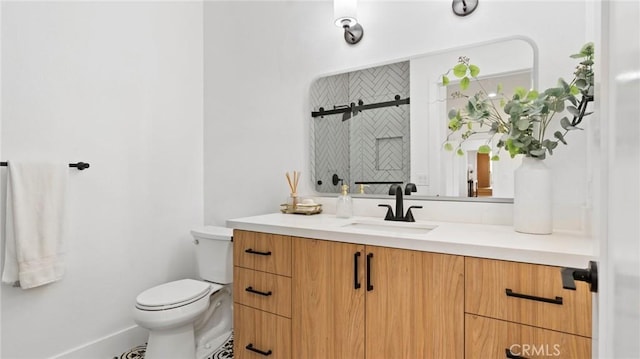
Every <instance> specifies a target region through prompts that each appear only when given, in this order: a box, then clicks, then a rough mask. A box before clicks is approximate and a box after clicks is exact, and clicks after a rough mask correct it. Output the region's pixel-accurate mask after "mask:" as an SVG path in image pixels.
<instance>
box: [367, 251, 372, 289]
mask: <svg viewBox="0 0 640 359" xmlns="http://www.w3.org/2000/svg"><path fill="white" fill-rule="evenodd" d="M371 258H373V253H369V254H367V292H370V291H372V290H373V284H371Z"/></svg>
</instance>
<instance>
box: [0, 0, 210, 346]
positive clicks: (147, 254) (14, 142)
mask: <svg viewBox="0 0 640 359" xmlns="http://www.w3.org/2000/svg"><path fill="white" fill-rule="evenodd" d="M202 31H203V27H202V3H197V2H188V3H187V2H182V3H180V2H138V3H129V2H7V1H4V2H3V3H2V134H1V135H2V136H1V137H0V138H1V140H2V148H1V152H2V160H9V161H11V160H19V159H38V160H59V161H85V162H89V163H90V164H91V168H89V169H87V170H85V171H76V170H70V171H71V172H70V185H69V189H70V191H69V192H70V198H69V201H70V203H69V205H70V224H71V225H70V234H69V237H68V240H69V241H68V257H67V266H68V268H67V273H66V275H65V277H64V278H63V279H62V281H60V282H58V283H54V284H50V285H47V286H44V287H40V288H36V289H31V290H26V291H25V290H22V289H18V288H12V287H7V286H3V288H2V298H1V299H2V328H1V329H2V330H1V332H2V352H1V355H0V356H1V357H2V358H44V357H50V356H54V355H57V354H59V353H61V352H65V351H68V350H72V349H73V348H75V347H81V346H83V345H85V344H88V343H90V342H91V341H94V340H99V339H101V338H103V337H105V336H109V335H111V334H114V333H116V332H118V331H121V330H124V329H126V328H128V327H131V326H132V325H134V323H133V320H132V319H131V310H132V308H133V305H134V303H135V297H136V295H137V294H139V293H140V292H141V291H142V290H144V289H146V288H148V287H150V286H153V285H156V284H159V283H161V282H164V281H167V280H170V279H177V278H180V277H184V276H191V275H193V274H194V269H195V268H194V266H193V260H194V256H193V250H192V247H191V240H190V235H189V229H190V228H191V227H192V226H194V225H201V224H202V223H203V218H202V213H203V200H202V198H203V185H202V176H203V172H202V153H203V152H202V98H203V86H202V78H203V63H202V59H203V53H202ZM5 172H6V170H2V173H3V175H4V173H5ZM2 184H3V188H4V187H5V186H4V184H5V182H4V180H3V182H2ZM2 203H3V204H4V201H3V202H2ZM138 344H141V343H138ZM112 349H113V350H114V352H112V353H110V355H111V356H112V355H115V354H119V353H118V352H117V350H118V348H112ZM120 349H124V348H120ZM93 357H109V355H107V354H105V353H93Z"/></svg>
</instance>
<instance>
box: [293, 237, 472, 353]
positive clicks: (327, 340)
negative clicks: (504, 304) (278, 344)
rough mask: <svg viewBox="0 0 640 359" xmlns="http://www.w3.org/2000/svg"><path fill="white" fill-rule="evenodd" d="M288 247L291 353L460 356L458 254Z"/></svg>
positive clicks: (310, 242) (313, 243)
mask: <svg viewBox="0 0 640 359" xmlns="http://www.w3.org/2000/svg"><path fill="white" fill-rule="evenodd" d="M292 244H293V274H292V280H293V285H292V305H293V308H292V316H291V318H292V356H293V357H294V358H368V359H374V358H384V359H388V358H462V357H463V355H464V331H463V328H464V317H463V312H464V279H463V276H464V260H463V257H460V256H454V255H446V254H435V253H428V252H419V251H411V250H404V249H393V248H386V247H377V246H370V245H366V246H365V245H354V244H346V243H339V242H331V241H322V240H315V239H305V238H293V243H292Z"/></svg>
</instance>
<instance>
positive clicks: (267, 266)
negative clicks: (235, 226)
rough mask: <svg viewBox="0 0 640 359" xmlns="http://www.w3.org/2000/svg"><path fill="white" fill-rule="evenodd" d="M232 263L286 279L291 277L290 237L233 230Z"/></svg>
mask: <svg viewBox="0 0 640 359" xmlns="http://www.w3.org/2000/svg"><path fill="white" fill-rule="evenodd" d="M233 263H234V265H236V266H239V267H243V268H250V269H256V270H259V271H263V272H269V273H274V274H279V275H284V276H287V277H290V276H291V237H289V236H281V235H277V234H269V233H259V232H249V231H241V230H234V232H233Z"/></svg>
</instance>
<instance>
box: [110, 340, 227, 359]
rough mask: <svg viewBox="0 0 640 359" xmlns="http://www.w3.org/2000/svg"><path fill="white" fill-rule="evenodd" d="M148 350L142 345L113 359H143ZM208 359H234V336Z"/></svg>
mask: <svg viewBox="0 0 640 359" xmlns="http://www.w3.org/2000/svg"><path fill="white" fill-rule="evenodd" d="M146 349H147V346H146V344H145V345H140V346H137V347H135V348H132V349H131V350H129V351H128V352H126V353H122V354H121V355H119V356H115V357H113V359H143V358H144V353H145V351H146ZM207 359H233V334H231V336H230V337H229V339H228V340H227V341H226V342H225V343H224V344H222V345H221V346H220V348H218V350H216V351H215V352H214V353H213V354H211V355H210V356H208V357H207Z"/></svg>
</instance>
